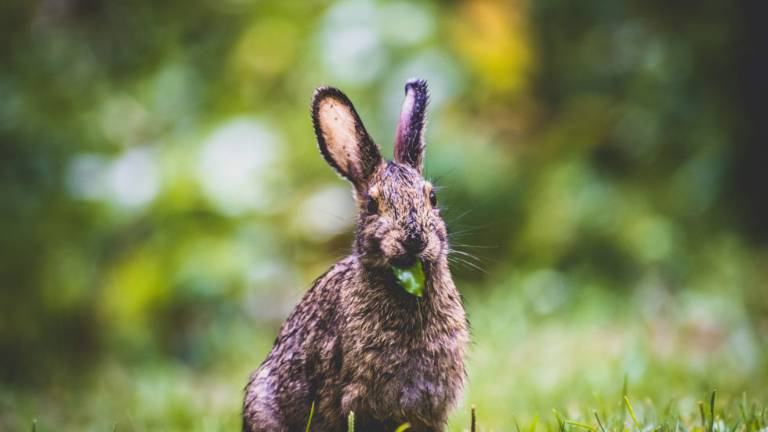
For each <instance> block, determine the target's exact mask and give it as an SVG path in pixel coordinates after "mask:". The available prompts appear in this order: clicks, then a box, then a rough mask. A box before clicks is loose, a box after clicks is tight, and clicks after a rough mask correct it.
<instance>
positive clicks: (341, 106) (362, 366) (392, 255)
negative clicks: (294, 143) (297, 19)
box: [243, 80, 469, 432]
mask: <svg viewBox="0 0 768 432" xmlns="http://www.w3.org/2000/svg"><path fill="white" fill-rule="evenodd" d="M427 102H428V91H427V84H426V82H425V81H423V80H411V81H409V82H408V83H407V84H406V86H405V101H404V103H403V108H402V113H401V116H400V121H399V123H398V126H397V133H396V138H395V158H394V160H393V161H386V160H384V159H383V158H382V156H381V153H380V151H379V148H378V146H377V145H376V144H375V143H374V141H373V139H371V137H370V136H369V135H368V133H367V132H366V130H365V127H364V126H363V123H362V121H361V120H360V117H359V116H358V114H357V112H356V111H355V108H354V106H353V105H352V103H351V102H350V101H349V99H348V98H347V97H346V96H345V95H344V94H343V93H342V92H341V91H339V90H337V89H335V88H332V87H322V88H319V89H317V90H316V91H315V94H314V97H313V99H312V121H313V124H314V130H315V134H316V137H317V142H318V145H319V147H320V152H321V153H322V155H323V157H324V158H325V159H326V161H327V162H328V163H329V164H330V165H331V166H332V167H333V168H334V169H335V170H336V171H337V172H338V173H339V174H340V175H341V176H343V177H345V178H346V179H347V180H349V181H350V182H351V183H352V185H353V186H354V195H355V199H356V202H357V207H358V208H359V214H358V219H357V230H356V235H355V240H354V244H353V250H352V253H351V254H350V255H349V256H348V257H346V258H344V259H342V260H341V261H339V262H337V263H336V264H335V265H333V266H332V267H331V268H330V269H329V270H328V271H327V272H326V273H325V274H324V275H322V276H320V277H319V278H318V279H317V280H316V281H315V282H314V284H313V285H312V287H311V288H310V289H309V291H308V292H307V293H306V294H305V295H304V297H303V298H302V300H301V301H300V303H299V304H298V305H297V306H296V308H295V309H294V310H293V311H292V312H291V313H290V315H289V316H288V318H287V319H286V321H285V323H284V324H283V326H282V328H281V329H280V334H279V336H278V337H277V339H276V340H275V344H274V346H273V348H272V351H271V352H270V353H269V355H268V356H267V358H266V360H264V362H263V363H262V364H261V366H260V367H259V368H258V369H257V370H256V371H255V372H254V373H253V374H252V375H251V377H250V380H249V382H248V385H247V387H246V390H245V400H244V404H243V430H244V431H248V432H257V431H278V432H283V431H285V432H292V431H304V430H305V428H306V425H307V421H308V417H309V413H310V409H311V407H312V404H313V403H314V415H313V417H312V422H311V430H313V431H345V430H346V428H347V417H348V415H349V413H350V412H352V411H354V413H355V423H356V428H355V429H356V430H357V431H388V432H391V431H394V430H395V429H396V428H397V427H398V426H399V425H401V424H402V423H405V422H409V423H410V424H411V429H409V430H411V431H414V432H416V431H441V430H443V428H444V426H445V422H446V418H447V416H448V414H449V411H450V409H451V408H452V407H453V406H454V405H455V404H456V402H457V400H458V398H459V396H460V393H461V389H462V387H463V385H464V380H465V370H464V361H463V358H464V354H465V350H466V346H467V343H468V339H469V337H468V324H467V320H466V316H465V313H464V309H463V307H462V301H461V297H460V295H459V292H458V291H457V289H456V287H455V286H454V283H453V280H452V278H451V273H450V270H449V268H448V262H447V255H448V251H449V247H448V235H447V230H446V226H445V223H444V222H443V220H442V218H441V217H440V209H439V208H438V207H437V203H436V199H435V195H434V191H433V186H432V185H431V184H430V183H429V182H428V181H426V180H425V179H424V178H423V177H422V170H423V156H424V149H425V142H424V126H425V112H426V107H427ZM415 260H420V261H421V262H422V264H423V268H424V273H425V290H424V294H423V297H421V298H418V297H416V296H414V295H411V294H409V293H407V292H405V290H404V289H403V288H402V287H400V286H399V285H398V283H397V282H396V280H395V278H394V275H393V273H392V270H391V266H393V265H396V266H398V267H407V266H410V265H412V264H413V263H414V262H415Z"/></svg>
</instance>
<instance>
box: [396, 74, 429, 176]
mask: <svg viewBox="0 0 768 432" xmlns="http://www.w3.org/2000/svg"><path fill="white" fill-rule="evenodd" d="M428 102H429V91H428V89H427V82H426V81H424V80H420V79H412V80H410V81H408V82H407V83H406V84H405V101H404V102H403V109H402V111H401V112H400V121H399V122H398V124H397V135H396V137H395V160H396V161H397V162H400V163H402V164H408V165H410V166H412V167H413V168H415V169H416V170H417V171H418V172H421V171H422V168H423V164H424V148H425V147H426V143H425V142H424V126H425V123H426V110H427V103H428Z"/></svg>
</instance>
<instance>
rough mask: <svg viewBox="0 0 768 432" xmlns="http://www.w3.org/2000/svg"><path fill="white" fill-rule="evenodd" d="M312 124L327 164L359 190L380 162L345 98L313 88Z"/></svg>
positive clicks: (373, 145)
mask: <svg viewBox="0 0 768 432" xmlns="http://www.w3.org/2000/svg"><path fill="white" fill-rule="evenodd" d="M312 123H313V125H314V127H315V136H316V137H317V144H318V146H319V147H320V152H321V153H322V154H323V157H324V158H325V160H326V161H328V164H330V165H331V167H333V168H334V169H335V170H336V171H338V172H339V174H341V175H342V176H344V177H346V178H347V179H349V181H351V182H352V184H354V185H355V187H356V188H358V189H362V188H363V187H364V186H365V184H366V183H367V182H368V180H369V179H370V177H371V175H372V174H373V173H374V172H375V171H376V167H378V166H379V164H381V161H382V159H381V152H379V147H378V146H377V145H376V143H374V142H373V139H371V137H370V136H369V135H368V132H366V130H365V126H363V122H362V121H361V120H360V116H358V115H357V111H355V107H354V106H353V105H352V102H350V101H349V98H347V96H346V95H345V94H344V93H342V92H341V91H339V90H338V89H335V88H333V87H320V88H319V89H317V90H316V91H315V95H314V97H313V98H312Z"/></svg>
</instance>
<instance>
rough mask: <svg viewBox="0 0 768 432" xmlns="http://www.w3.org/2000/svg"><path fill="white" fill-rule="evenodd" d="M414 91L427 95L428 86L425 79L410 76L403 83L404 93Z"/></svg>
mask: <svg viewBox="0 0 768 432" xmlns="http://www.w3.org/2000/svg"><path fill="white" fill-rule="evenodd" d="M411 90H413V91H415V92H416V93H417V94H423V95H427V94H428V93H429V87H428V86H427V80H425V79H421V78H411V79H409V80H408V82H406V83H405V93H406V94H408V92H409V91H411Z"/></svg>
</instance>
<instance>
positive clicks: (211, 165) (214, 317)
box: [0, 0, 768, 431]
mask: <svg viewBox="0 0 768 432" xmlns="http://www.w3.org/2000/svg"><path fill="white" fill-rule="evenodd" d="M749 7H750V6H749V5H748V4H746V3H739V2H717V1H700V2H693V1H682V2H663V1H658V0H654V1H640V0H614V1H607V2H606V1H597V0H587V1H579V2H568V1H564V0H540V1H535V2H534V1H524V0H518V1H494V0H477V1H474V0H472V1H450V2H437V1H433V2H405V1H396V2H389V1H339V2H332V1H305V2H299V1H296V2H293V1H256V0H195V1H183V2H182V1H178V0H171V1H167V2H155V1H146V0H144V1H126V2H123V1H100V0H45V1H22V0H4V1H3V2H2V4H0V29H1V30H0V36H1V37H0V169H1V171H0V198H1V199H0V206H1V207H0V226H1V227H2V233H1V234H0V244H1V245H2V248H0V284H1V286H0V429H2V430H9V431H11V430H28V427H29V425H30V424H31V421H32V419H38V424H39V428H38V429H39V430H101V431H103V430H111V428H112V427H113V425H117V426H118V428H119V430H187V431H189V430H237V428H238V427H239V422H240V420H239V411H240V404H241V392H242V388H243V386H244V384H245V382H246V378H247V376H248V374H249V373H250V371H252V370H253V369H255V368H256V367H257V366H258V365H259V363H260V362H261V360H262V359H263V358H264V356H265V355H266V353H267V352H268V350H269V348H270V346H271V343H272V341H273V339H274V337H275V335H276V333H277V330H278V328H279V326H280V324H281V323H282V320H283V319H284V318H285V316H286V315H287V313H288V312H289V311H290V309H291V308H292V306H293V305H294V304H295V303H296V302H297V301H298V299H299V298H300V297H301V295H302V293H303V292H304V291H305V290H306V288H307V287H308V286H309V284H310V283H311V282H312V280H313V279H314V278H315V277H317V276H318V275H319V274H321V273H322V272H323V271H324V270H325V269H326V268H327V267H328V266H329V265H330V264H332V263H333V262H334V261H335V260H337V259H338V258H340V257H342V256H344V255H345V254H346V253H347V251H348V250H349V245H350V241H351V233H352V230H353V228H354V225H353V224H354V214H353V211H354V209H353V204H352V201H351V195H350V187H349V186H348V184H346V183H345V182H344V181H342V180H340V179H339V178H337V177H336V176H335V175H334V173H333V172H332V170H331V169H330V168H329V167H328V166H327V165H326V164H325V162H324V161H323V160H322V158H321V157H320V155H319V153H318V151H317V149H316V144H315V142H314V138H313V135H312V130H311V125H310V118H309V112H308V104H309V100H310V97H311V95H312V91H313V89H314V88H315V87H317V86H320V85H325V84H328V85H334V86H336V87H339V88H341V89H343V90H344V91H345V92H346V93H347V94H348V95H349V96H350V98H351V99H352V100H353V101H354V102H355V104H356V106H357V108H358V111H359V112H360V113H361V116H362V117H363V120H364V122H365V123H366V126H367V128H368V130H369V132H371V134H372V135H373V136H374V137H375V138H376V139H377V141H378V142H379V144H380V145H381V146H382V147H383V148H384V151H385V153H386V154H387V155H390V154H391V150H392V141H393V136H394V128H395V121H396V118H397V115H398V111H399V106H400V104H401V102H402V97H403V84H404V83H405V81H406V79H407V78H410V77H412V76H418V77H423V78H426V79H427V80H428V81H429V84H430V87H431V91H432V102H431V105H430V112H429V118H430V123H429V128H428V132H427V141H428V150H427V158H426V165H427V167H426V173H427V176H428V177H430V178H431V179H433V181H435V182H436V183H437V184H438V185H439V186H441V190H440V191H439V199H440V201H441V203H442V204H443V206H444V208H445V210H444V215H445V218H446V220H447V222H448V224H449V227H450V229H451V231H452V232H453V233H454V237H453V242H454V246H456V247H457V249H460V250H462V251H464V252H466V253H468V254H470V255H471V256H465V255H457V256H456V258H457V261H456V262H455V263H454V265H453V271H454V274H455V279H456V281H457V285H458V286H459V287H460V289H461V291H462V293H463V294H464V296H465V300H466V307H467V310H468V313H469V316H470V320H471V322H472V327H473V345H472V348H471V354H470V356H469V364H468V366H469V385H468V388H467V391H466V395H465V398H464V401H463V402H462V405H461V406H460V407H459V409H458V410H457V411H456V413H455V414H454V416H453V417H452V420H451V428H452V430H461V429H462V428H465V427H467V425H468V421H467V417H468V415H467V411H468V408H467V407H468V406H469V404H475V405H477V407H478V412H479V415H480V423H481V425H483V426H484V427H485V428H492V429H494V430H511V429H512V427H511V425H512V416H513V415H516V416H517V417H518V418H521V419H526V418H531V417H532V416H534V415H535V414H536V413H543V414H546V413H548V412H550V411H549V410H550V409H551V408H553V407H557V408H558V409H561V410H564V411H565V412H567V411H568V409H570V407H572V406H574V405H586V406H589V405H590V404H591V403H592V402H593V401H595V398H594V396H593V395H614V396H615V395H616V394H618V393H619V391H620V388H621V382H622V380H623V377H624V376H625V375H626V376H627V377H628V381H629V383H630V387H631V388H632V389H633V392H634V393H635V394H636V395H638V396H639V397H647V398H657V399H660V400H661V401H662V402H664V401H674V403H677V404H680V405H681V406H682V407H692V406H693V404H694V403H695V400H696V399H697V398H700V397H702V396H703V395H705V394H706V392H707V391H709V390H711V389H712V388H718V389H719V390H720V392H721V394H723V393H724V394H733V395H736V396H740V395H741V393H742V392H747V393H748V394H749V395H752V396H755V397H764V396H766V390H765V388H766V387H768V350H766V343H767V342H768V295H767V294H766V293H767V292H768V248H766V244H768V242H767V240H768V229H767V228H766V225H767V224H766V223H765V222H766V220H768V211H767V210H766V206H768V204H767V203H766V201H767V200H766V195H765V186H766V185H768V176H766V174H765V172H766V171H768V170H764V169H763V165H762V164H761V163H759V161H761V160H762V159H764V156H765V150H764V149H763V144H764V142H762V141H761V140H760V134H761V133H762V132H764V131H765V129H764V128H765V126H760V125H759V123H760V119H761V116H760V114H759V110H758V108H759V106H760V104H759V103H757V102H759V101H757V102H756V98H755V96H754V95H753V92H752V89H753V87H752V86H753V84H754V83H755V82H757V81H762V80H764V77H763V76H759V74H755V73H754V68H753V67H754V64H753V63H752V62H753V59H754V56H756V55H760V54H759V52H760V51H754V49H755V48H756V46H755V45H756V42H754V40H753V39H754V38H752V37H751V36H752V35H751V33H750V32H751V31H753V30H754V29H755V26H756V25H758V24H757V23H755V22H754V21H755V19H754V18H752V16H753V14H751V13H750V9H749ZM761 128H763V129H761Z"/></svg>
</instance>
